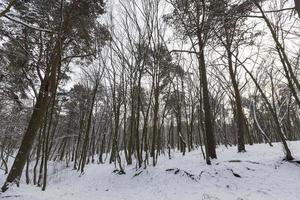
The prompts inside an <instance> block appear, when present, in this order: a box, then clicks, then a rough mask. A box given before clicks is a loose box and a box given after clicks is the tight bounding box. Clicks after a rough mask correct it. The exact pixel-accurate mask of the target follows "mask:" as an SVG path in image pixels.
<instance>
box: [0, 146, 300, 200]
mask: <svg viewBox="0 0 300 200" xmlns="http://www.w3.org/2000/svg"><path fill="white" fill-rule="evenodd" d="M289 145H290V147H291V150H292V152H293V153H294V156H295V157H297V156H298V159H297V160H299V156H300V142H290V143H289ZM217 153H218V159H216V160H214V161H213V163H212V165H211V166H208V165H206V164H205V161H204V160H203V158H202V157H201V152H200V150H199V151H198V150H197V151H193V152H191V153H187V154H186V156H182V155H181V154H180V153H178V152H176V153H174V152H173V154H172V159H171V160H169V159H168V156H167V155H165V156H160V157H159V160H158V165H157V166H156V167H151V166H149V167H148V168H147V169H141V170H138V171H137V170H136V169H135V167H134V166H127V167H126V170H125V171H126V174H125V175H117V174H115V173H113V170H114V165H109V164H102V165H101V164H92V165H88V166H87V168H86V172H85V173H84V174H79V173H78V172H76V171H74V170H72V169H71V168H66V169H61V165H60V164H56V165H53V166H51V168H52V172H51V175H50V176H49V183H48V187H47V190H46V191H45V192H42V191H41V189H40V188H37V187H35V186H32V185H26V184H25V183H22V184H21V186H20V187H19V188H17V187H13V188H11V189H10V190H9V191H7V192H5V193H3V194H0V199H2V198H3V199H9V200H11V199H12V200H17V199H18V200H56V199H57V200H58V199H59V200H85V199H87V200H217V199H220V200H227V199H228V200H252V199H253V200H264V199H266V200H270V199H272V200H277V199H278V200H285V199H286V200H299V199H300V190H299V188H300V181H299V180H300V165H299V164H296V163H288V162H284V161H282V158H283V157H284V156H283V151H282V147H281V144H279V143H276V144H274V147H270V146H268V145H267V144H256V145H253V146H247V152H246V153H237V150H236V147H230V148H228V149H227V148H225V147H224V146H220V147H218V149H217ZM239 161H242V162H239ZM167 169H170V170H169V171H166V170H167ZM171 169H174V170H171ZM177 169H179V170H177ZM54 171H55V173H53V172H54ZM175 172H176V173H175ZM185 172H187V173H185ZM137 173H140V174H139V175H136V174H137ZM187 174H190V175H191V176H192V177H193V178H191V177H189V176H188V175H187ZM234 174H235V175H234ZM135 175H136V176H135ZM193 175H194V176H193ZM238 175H240V177H237V176H238ZM4 178H5V177H4V176H1V177H0V182H1V183H3V181H4Z"/></svg>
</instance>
